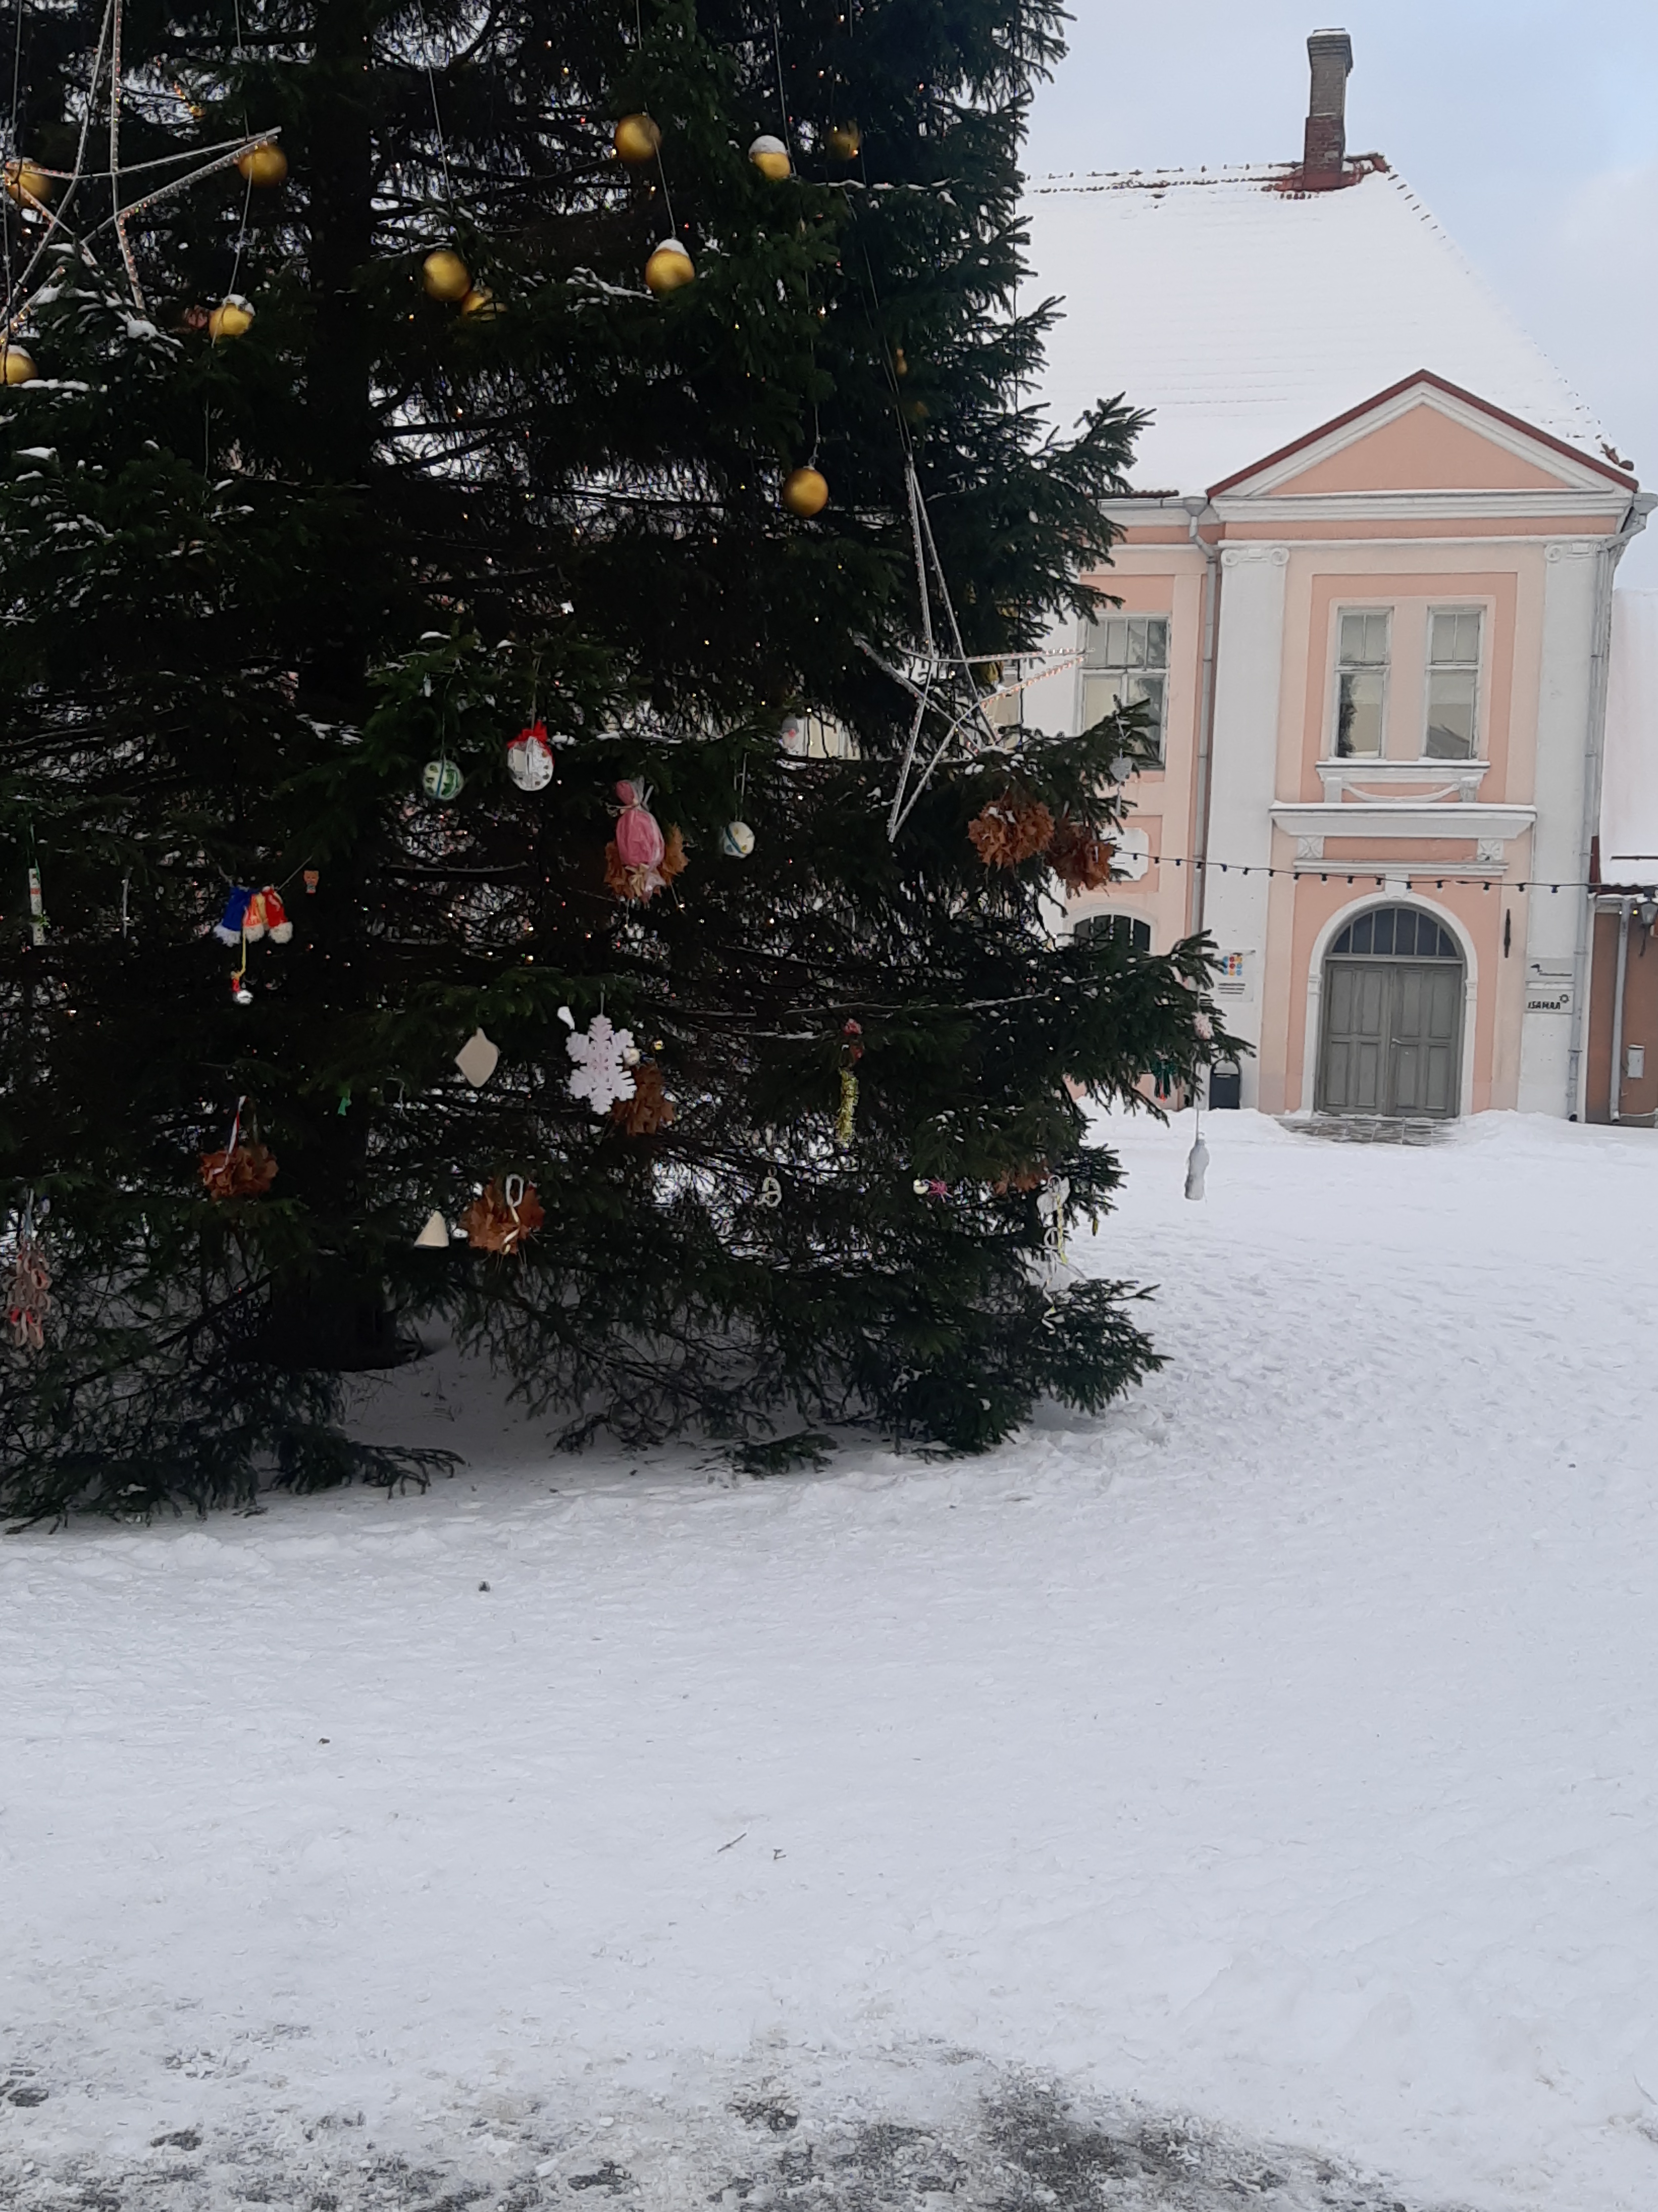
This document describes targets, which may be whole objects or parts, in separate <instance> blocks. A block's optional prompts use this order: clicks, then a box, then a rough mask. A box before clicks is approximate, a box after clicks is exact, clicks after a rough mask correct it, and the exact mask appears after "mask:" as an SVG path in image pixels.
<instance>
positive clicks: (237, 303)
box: [207, 298, 253, 345]
mask: <svg viewBox="0 0 1658 2212" xmlns="http://www.w3.org/2000/svg"><path fill="white" fill-rule="evenodd" d="M252 327H253V310H252V307H249V306H248V304H247V302H246V300H238V299H234V298H232V299H228V300H226V301H222V304H221V305H220V306H218V307H215V309H214V310H213V313H211V314H210V316H209V317H208V319H207V334H208V336H209V337H210V338H211V339H212V341H213V343H214V344H215V345H217V344H218V343H220V341H221V340H222V339H223V338H240V337H246V335H247V333H248V331H251V330H252Z"/></svg>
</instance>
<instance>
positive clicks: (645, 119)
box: [612, 115, 662, 169]
mask: <svg viewBox="0 0 1658 2212" xmlns="http://www.w3.org/2000/svg"><path fill="white" fill-rule="evenodd" d="M612 143H613V144H614V145H615V147H616V155H617V157H618V159H620V160H622V161H625V162H626V163H627V165H628V167H629V168H630V169H642V168H643V167H644V166H645V164H646V163H647V161H655V159H656V150H657V148H658V147H659V146H660V144H661V143H662V126H661V125H660V124H659V123H653V122H652V120H651V118H650V117H649V116H648V115H624V116H623V118H622V120H621V122H620V123H618V124H617V125H616V136H615V138H614V140H613V141H612Z"/></svg>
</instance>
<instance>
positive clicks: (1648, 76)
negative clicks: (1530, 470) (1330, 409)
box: [1027, 0, 1658, 588]
mask: <svg viewBox="0 0 1658 2212" xmlns="http://www.w3.org/2000/svg"><path fill="white" fill-rule="evenodd" d="M1072 5H1073V14H1074V16H1075V21H1073V23H1072V31H1071V52H1070V54H1069V56H1068V57H1067V58H1066V60H1065V61H1064V62H1063V63H1062V64H1060V70H1059V73H1058V75H1057V76H1056V77H1055V79H1054V82H1053V83H1052V84H1051V85H1049V86H1048V87H1047V88H1045V89H1044V91H1043V92H1042V94H1041V95H1040V97H1039V99H1038V100H1037V103H1036V107H1035V114H1034V116H1033V118H1032V125H1031V139H1030V146H1029V154H1028V157H1027V159H1028V166H1029V169H1030V170H1031V172H1032V173H1034V174H1038V175H1040V174H1043V173H1048V172H1050V171H1054V170H1068V169H1134V168H1158V167H1164V168H1167V167H1187V166H1190V167H1196V166H1197V165H1198V164H1199V162H1205V161H1206V162H1209V163H1210V164H1212V165H1214V164H1218V163H1221V162H1226V161H1289V160H1293V159H1295V158H1296V157H1297V155H1299V153H1300V151H1301V126H1302V119H1303V117H1304V115H1305V113H1306V111H1307V47H1306V40H1307V33H1308V32H1309V31H1310V30H1314V29H1315V28H1318V27H1321V26H1323V25H1327V24H1332V23H1340V24H1344V25H1345V27H1346V28H1347V29H1348V30H1349V31H1350V32H1351V33H1352V40H1353V74H1352V76H1351V78H1350V80H1349V81H1348V87H1347V144H1348V147H1349V149H1351V151H1352V152H1354V153H1369V152H1372V151H1374V152H1377V153H1382V154H1385V155H1387V157H1388V160H1389V161H1391V162H1392V163H1393V165H1394V167H1395V168H1396V169H1398V170H1399V171H1400V173H1401V174H1402V175H1403V176H1404V178H1405V179H1406V181H1407V182H1408V183H1409V184H1410V185H1412V188H1413V189H1414V190H1415V191H1416V192H1417V194H1418V197H1420V198H1421V199H1423V200H1424V201H1425V202H1426V203H1427V204H1428V206H1429V207H1430V208H1431V209H1432V210H1433V212H1434V213H1435V215H1436V216H1438V218H1439V220H1440V222H1442V224H1443V225H1444V227H1445V228H1446V229H1447V230H1448V232H1449V233H1450V234H1451V236H1452V237H1453V238H1454V239H1455V240H1456V241H1457V243H1458V244H1459V245H1460V246H1461V248H1462V250H1463V252H1465V253H1466V254H1467V256H1468V258H1469V259H1470V260H1471V261H1473V264H1474V265H1475V266H1476V267H1477V268H1478V269H1479V270H1481V271H1482V272H1483V273H1484V275H1485V276H1486V278H1487V279H1488V280H1489V282H1490V283H1491V284H1493V285H1494V286H1495V287H1496V289H1497V291H1498V292H1499V293H1500V294H1501V295H1502V296H1503V298H1504V299H1505V300H1506V301H1508V303H1509V307H1511V308H1512V309H1513V310H1514V312H1515V314H1516V315H1517V316H1518V317H1519V319H1520V320H1521V322H1522V323H1523V324H1524V325H1525V326H1526V327H1527V330H1529V331H1530V332H1531V334H1532V336H1533V337H1534V338H1535V339H1536V340H1537V341H1538V343H1539V344H1540V345H1541V346H1542V348H1543V349H1544V351H1545V352H1546V353H1547V354H1549V355H1550V356H1552V358H1553V359H1554V360H1555V361H1556V362H1558V364H1559V366H1560V368H1562V369H1563V370H1564V372H1565V374H1566V375H1567V376H1568V377H1569V378H1570V380H1571V381H1572V382H1573V383H1574V384H1575V385H1576V387H1577V389H1578V391H1579V392H1581V393H1582V396H1583V398H1585V399H1586V400H1587V401H1588V404H1589V405H1590V406H1591V407H1592V408H1593V409H1594V411H1595V413H1596V414H1597V415H1599V416H1600V420H1601V422H1602V424H1603V426H1604V428H1605V429H1606V435H1607V436H1608V437H1609V438H1610V439H1611V441H1612V443H1613V444H1614V445H1615V446H1616V447H1618V449H1619V452H1620V453H1625V454H1627V455H1629V456H1630V457H1631V459H1633V460H1634V462H1635V464H1636V466H1637V471H1638V472H1639V474H1640V476H1641V477H1642V480H1643V483H1646V484H1647V485H1649V486H1650V487H1651V488H1653V489H1658V0H1575V4H1572V5H1566V4H1563V0H1503V4H1500V5H1499V4H1496V0H1345V6H1344V5H1343V4H1342V0H1157V5H1155V6H1152V7H1147V6H1146V5H1145V0H1134V4H1133V5H1130V4H1128V0H1072ZM1320 6H1322V7H1323V8H1324V9H1326V10H1327V12H1325V13H1322V14H1315V13H1314V12H1313V10H1314V9H1316V8H1319V7H1320ZM1129 304H1130V303H1128V302H1125V303H1124V305H1125V307H1127V306H1128V305H1129ZM1430 366H1431V364H1430ZM1130 396H1131V397H1132V398H1135V399H1137V400H1139V401H1142V402H1144V403H1145V404H1155V402H1156V397H1157V395H1156V394H1155V393H1154V392H1144V393H1133V394H1131V395H1130ZM1619 582H1620V583H1621V584H1626V585H1641V586H1647V587H1649V588H1650V587H1654V586H1658V516H1655V518H1654V526H1653V527H1652V528H1651V529H1649V531H1648V532H1647V533H1646V534H1645V536H1644V537H1643V538H1637V541H1636V543H1635V544H1634V545H1633V546H1632V547H1631V549H1630V551H1629V553H1628V554H1627V555H1626V556H1625V560H1624V563H1623V566H1622V568H1620V570H1619Z"/></svg>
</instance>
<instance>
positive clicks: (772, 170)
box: [749, 131, 790, 185]
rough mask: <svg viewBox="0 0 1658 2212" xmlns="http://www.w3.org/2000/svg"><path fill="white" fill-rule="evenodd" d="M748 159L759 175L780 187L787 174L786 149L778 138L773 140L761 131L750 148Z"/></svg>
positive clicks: (788, 165) (787, 152)
mask: <svg viewBox="0 0 1658 2212" xmlns="http://www.w3.org/2000/svg"><path fill="white" fill-rule="evenodd" d="M749 159H750V161H752V162H753V164H754V166H755V167H756V169H758V170H759V172H760V173H761V175H762V177H769V178H770V179H771V181H772V183H773V184H774V185H780V184H781V183H782V181H783V179H784V178H785V177H786V176H787V175H788V174H789V172H790V162H789V149H788V148H787V147H786V145H785V144H784V143H783V142H782V140H781V139H780V138H774V137H770V136H769V135H768V133H767V132H765V131H762V132H761V134H760V136H759V137H757V138H756V140H755V142H754V143H753V145H752V146H750V149H749Z"/></svg>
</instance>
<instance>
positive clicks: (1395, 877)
mask: <svg viewBox="0 0 1658 2212" xmlns="http://www.w3.org/2000/svg"><path fill="white" fill-rule="evenodd" d="M1137 857H1138V858H1139V859H1141V860H1145V863H1146V873H1148V874H1149V873H1150V872H1151V869H1153V868H1157V867H1163V868H1195V869H1196V870H1197V871H1198V872H1199V874H1204V873H1207V874H1211V875H1222V876H1287V877H1290V878H1293V879H1294V880H1295V881H1297V882H1298V883H1306V882H1308V881H1309V880H1311V879H1312V878H1316V879H1317V880H1318V882H1320V883H1321V884H1367V883H1374V884H1375V885H1376V888H1377V890H1382V889H1383V888H1384V887H1385V888H1390V889H1399V890H1407V891H1422V890H1427V889H1428V888H1429V886H1430V884H1431V885H1432V887H1433V889H1434V890H1441V891H1442V890H1445V889H1446V887H1447V886H1448V885H1449V886H1450V887H1451V888H1453V889H1455V888H1458V887H1459V886H1461V887H1472V886H1473V884H1479V888H1480V890H1482V891H1490V890H1505V891H1548V892H1551V893H1555V892H1559V891H1605V892H1612V891H1617V890H1622V889H1623V888H1624V886H1623V885H1622V884H1618V883H1614V882H1608V881H1607V880H1606V878H1604V877H1600V878H1587V879H1585V878H1578V879H1576V880H1575V881H1571V882H1567V881H1565V880H1564V879H1563V880H1562V881H1560V882H1559V883H1551V882H1548V881H1546V879H1545V878H1542V877H1540V876H1528V877H1522V878H1516V879H1515V880H1513V881H1510V879H1509V878H1508V877H1507V876H1505V875H1503V874H1500V873H1492V874H1490V875H1482V874H1481V873H1480V872H1479V870H1478V869H1477V868H1475V869H1468V868H1455V867H1453V868H1448V869H1447V870H1446V871H1445V872H1444V873H1443V874H1436V873H1435V872H1433V871H1432V870H1431V869H1428V868H1412V870H1411V871H1410V872H1409V873H1408V874H1407V873H1406V872H1403V871H1402V870H1401V869H1400V868H1399V867H1397V866H1394V867H1384V868H1382V869H1380V870H1378V868H1377V867H1376V864H1375V863H1374V861H1373V862H1371V863H1370V866H1359V867H1355V868H1347V867H1341V866H1336V867H1333V868H1326V867H1320V866H1319V865H1318V864H1317V862H1316V861H1307V860H1301V861H1297V862H1296V863H1295V864H1294V865H1293V866H1290V867H1284V866H1269V865H1268V864H1267V863H1266V861H1263V860H1248V861H1245V860H1210V859H1208V858H1206V857H1205V856H1202V855H1199V856H1196V857H1194V856H1193V855H1192V854H1167V853H1151V852H1145V853H1141V854H1138V855H1137ZM1614 857H1615V858H1619V859H1623V858H1627V859H1630V860H1653V861H1655V862H1658V854H1650V853H1632V854H1618V855H1614ZM1140 880H1141V878H1129V877H1127V876H1120V877H1118V878H1117V879H1116V880H1115V881H1114V883H1113V884H1112V885H1111V889H1112V890H1113V891H1114V892H1115V891H1119V890H1126V889H1130V888H1132V887H1133V884H1136V883H1138V882H1139V881H1140ZM1654 881H1655V883H1658V876H1655V878H1654Z"/></svg>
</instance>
